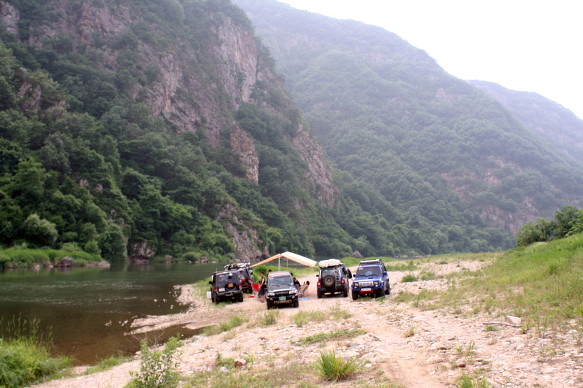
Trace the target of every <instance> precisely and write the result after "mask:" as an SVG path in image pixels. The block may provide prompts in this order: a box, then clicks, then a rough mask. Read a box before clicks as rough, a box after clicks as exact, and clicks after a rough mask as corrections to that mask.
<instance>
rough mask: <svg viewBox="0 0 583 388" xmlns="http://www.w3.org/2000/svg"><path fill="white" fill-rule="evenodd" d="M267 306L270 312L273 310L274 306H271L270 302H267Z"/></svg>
mask: <svg viewBox="0 0 583 388" xmlns="http://www.w3.org/2000/svg"><path fill="white" fill-rule="evenodd" d="M265 304H266V305H267V309H268V310H271V307H272V306H271V303H269V302H265Z"/></svg>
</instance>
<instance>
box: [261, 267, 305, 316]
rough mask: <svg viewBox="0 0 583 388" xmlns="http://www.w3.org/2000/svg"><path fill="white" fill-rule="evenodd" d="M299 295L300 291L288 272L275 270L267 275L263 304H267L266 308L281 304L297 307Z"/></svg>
mask: <svg viewBox="0 0 583 388" xmlns="http://www.w3.org/2000/svg"><path fill="white" fill-rule="evenodd" d="M299 295H300V293H299V291H298V289H297V288H296V286H295V284H294V281H293V278H292V275H291V274H290V273H289V272H287V271H276V272H271V273H270V274H269V275H268V276H267V291H266V293H265V304H267V309H268V310H269V309H271V308H272V307H275V306H276V305H281V304H291V305H292V306H294V307H299V305H300V302H299Z"/></svg>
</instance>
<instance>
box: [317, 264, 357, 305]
mask: <svg viewBox="0 0 583 388" xmlns="http://www.w3.org/2000/svg"><path fill="white" fill-rule="evenodd" d="M318 266H319V267H320V271H319V273H318V284H317V289H316V295H317V296H318V298H321V297H322V296H324V294H331V295H334V294H336V293H342V295H343V296H345V297H346V296H348V288H349V287H350V285H349V281H348V279H352V273H351V272H350V270H349V269H348V268H346V265H344V263H343V262H341V261H340V260H336V259H329V260H322V261H320V262H319V263H318Z"/></svg>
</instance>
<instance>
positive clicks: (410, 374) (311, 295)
mask: <svg viewBox="0 0 583 388" xmlns="http://www.w3.org/2000/svg"><path fill="white" fill-rule="evenodd" d="M484 265H485V264H484V263H483V262H478V261H476V262H473V261H462V262H454V263H448V264H436V263H432V264H423V266H422V267H421V269H420V270H416V271H406V272H400V271H391V272H390V276H391V287H392V293H391V296H388V297H386V298H384V299H377V300H375V299H358V300H356V301H353V300H352V299H351V298H350V297H349V298H344V297H341V296H335V297H325V298H322V299H318V298H316V291H315V285H316V282H317V279H316V277H315V275H313V276H310V277H307V278H303V279H301V281H302V283H303V282H304V281H305V280H309V281H310V283H311V286H310V288H309V289H308V294H307V298H306V299H305V300H301V301H300V307H299V309H296V308H280V309H277V310H274V311H277V312H278V313H277V322H276V323H275V324H274V325H270V326H262V325H261V322H262V319H263V318H264V317H265V314H266V313H267V310H266V306H265V304H264V303H261V302H259V301H258V300H257V299H255V298H246V299H245V301H244V302H243V303H235V304H230V305H221V306H214V305H213V304H212V303H210V301H209V300H207V299H203V298H200V297H197V296H196V295H195V294H194V293H193V292H192V289H191V288H189V287H186V288H184V289H183V295H182V297H183V298H186V300H187V301H190V303H192V308H191V309H190V310H189V311H188V312H186V313H183V314H176V315H171V316H166V317H152V318H149V319H145V320H142V321H140V322H136V323H135V325H136V327H135V330H137V331H147V330H152V329H160V328H163V327H166V326H171V325H176V324H186V325H188V327H190V328H199V327H204V326H209V325H212V324H217V323H220V322H221V321H225V320H226V319H227V318H228V317H230V316H235V315H236V316H240V317H244V318H245V319H247V322H246V323H244V324H243V325H241V326H239V327H237V328H235V329H232V330H230V331H228V332H225V333H221V334H216V335H210V336H204V335H199V336H195V337H193V338H190V339H186V340H184V346H182V347H181V355H180V362H179V372H180V374H181V375H182V376H185V377H186V378H188V377H190V376H196V375H197V374H199V373H200V372H204V371H211V370H215V369H216V358H217V355H219V354H220V355H221V357H223V358H234V359H239V360H252V361H250V362H248V363H247V364H246V365H244V366H241V367H240V368H241V369H242V371H245V370H247V371H250V372H251V373H253V371H261V370H265V369H266V368H272V369H273V368H274V365H282V364H302V365H306V366H307V365H310V364H312V363H313V362H314V361H315V360H316V359H317V358H318V357H319V355H320V352H322V351H334V352H336V354H338V355H339V356H341V357H343V358H354V359H356V360H358V362H359V363H360V365H361V366H362V367H361V369H360V371H359V373H358V374H357V375H356V376H355V377H354V378H353V379H352V380H350V381H346V382H341V383H328V382H323V381H322V380H321V379H320V378H319V377H318V376H317V375H316V374H315V373H313V372H306V373H311V374H313V377H310V378H308V381H309V382H310V383H311V384H314V385H316V386H318V385H325V386H351V387H352V386H363V385H367V386H390V384H395V385H394V386H402V387H437V388H439V387H450V386H454V384H455V381H456V379H458V378H459V377H460V376H461V375H462V374H465V375H468V376H472V377H474V378H477V377H478V376H482V378H483V379H485V381H487V383H488V384H489V386H492V387H553V388H554V387H583V334H582V333H581V331H580V330H576V329H573V330H568V331H565V332H561V333H553V332H548V333H539V334H533V333H529V332H524V331H523V330H522V329H521V328H520V324H519V323H517V322H516V321H513V320H512V318H507V317H504V316H502V317H492V316H486V315H484V316H482V315H471V318H465V317H463V316H462V315H460V314H453V313H448V312H446V311H444V310H426V311H424V310H421V309H419V308H418V307H415V303H406V302H397V301H395V295H398V294H399V293H400V292H410V293H418V292H420V291H422V290H427V289H445V288H446V287H448V286H449V281H448V280H446V279H443V278H440V276H443V275H447V274H449V273H453V272H460V271H464V272H466V273H471V272H472V271H477V270H479V269H480V268H481V267H482V266H484ZM427 272H431V273H433V274H434V275H435V277H436V278H437V279H434V280H424V281H415V282H406V283H404V282H401V279H402V278H403V276H405V275H406V274H413V275H415V276H419V274H420V273H427ZM300 311H302V312H309V311H321V312H323V313H324V314H323V315H324V316H329V315H334V314H335V313H336V314H338V313H341V314H340V315H343V317H341V318H337V319H331V320H324V321H310V322H308V323H307V324H305V325H301V326H298V325H297V324H295V323H294V322H293V320H292V318H293V317H294V316H295V315H296V314H298V312H300ZM339 330H362V331H363V334H361V335H359V336H357V337H354V338H350V339H344V340H331V341H325V342H318V343H313V344H310V345H303V344H300V343H299V342H298V341H300V340H301V339H302V338H306V337H309V336H313V335H315V334H321V333H330V332H336V331H339ZM245 362H246V361H242V363H245ZM138 370H139V360H136V361H132V362H128V363H125V364H123V365H120V366H117V367H115V368H113V369H111V370H108V371H105V372H100V373H95V374H92V375H82V376H77V377H72V378H67V379H62V380H54V381H51V382H47V383H44V384H40V385H38V386H39V387H81V386H84V387H123V386H124V385H125V384H127V383H128V382H129V381H130V379H131V376H130V373H129V372H130V371H134V372H137V371H138ZM306 371H308V368H306ZM288 386H294V383H293V381H290V382H289V384H288Z"/></svg>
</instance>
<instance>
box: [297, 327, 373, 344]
mask: <svg viewBox="0 0 583 388" xmlns="http://www.w3.org/2000/svg"><path fill="white" fill-rule="evenodd" d="M363 334H366V331H364V330H360V329H357V330H339V331H333V332H330V333H319V334H314V335H311V336H308V337H304V338H300V339H299V340H298V341H297V342H296V343H297V344H298V345H311V344H314V343H318V342H327V341H338V340H345V339H350V338H355V337H358V336H360V335H363Z"/></svg>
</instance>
